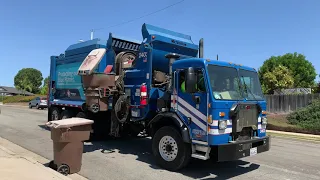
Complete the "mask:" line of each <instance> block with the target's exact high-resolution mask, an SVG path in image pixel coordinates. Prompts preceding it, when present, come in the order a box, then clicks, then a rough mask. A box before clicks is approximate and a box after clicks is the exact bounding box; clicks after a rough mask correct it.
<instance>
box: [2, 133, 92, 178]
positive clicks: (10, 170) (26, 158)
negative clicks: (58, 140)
mask: <svg viewBox="0 0 320 180" xmlns="http://www.w3.org/2000/svg"><path fill="white" fill-rule="evenodd" d="M49 161H50V160H48V159H46V158H44V157H42V156H40V155H38V154H35V153H33V152H31V151H29V150H27V149H25V148H23V147H21V146H18V145H16V144H14V143H12V142H10V141H8V140H6V139H4V138H1V137H0V180H38V179H39V180H47V179H48V180H50V179H55V180H88V179H87V178H85V177H83V176H80V175H79V174H77V173H75V174H70V175H68V176H64V175H62V174H60V173H58V172H57V171H55V170H53V169H51V168H49V167H47V166H45V165H44V164H47V163H49Z"/></svg>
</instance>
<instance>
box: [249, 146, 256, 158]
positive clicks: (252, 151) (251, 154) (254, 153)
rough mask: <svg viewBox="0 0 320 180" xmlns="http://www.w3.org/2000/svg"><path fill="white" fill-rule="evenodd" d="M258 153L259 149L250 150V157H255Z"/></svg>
mask: <svg viewBox="0 0 320 180" xmlns="http://www.w3.org/2000/svg"><path fill="white" fill-rule="evenodd" d="M257 153H258V149H257V147H255V148H251V149H250V156H254V155H256V154H257Z"/></svg>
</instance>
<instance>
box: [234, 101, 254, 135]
mask: <svg viewBox="0 0 320 180" xmlns="http://www.w3.org/2000/svg"><path fill="white" fill-rule="evenodd" d="M238 108H239V111H238V115H237V117H236V118H235V119H236V122H235V123H233V124H235V125H236V132H241V131H242V129H243V128H245V127H252V126H255V127H257V126H258V108H257V105H256V104H239V107H238Z"/></svg>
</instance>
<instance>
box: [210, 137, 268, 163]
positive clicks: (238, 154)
mask: <svg viewBox="0 0 320 180" xmlns="http://www.w3.org/2000/svg"><path fill="white" fill-rule="evenodd" d="M211 148H212V151H211V155H210V157H211V158H212V159H215V160H216V161H220V162H221V161H233V160H237V159H240V158H244V157H247V156H253V155H256V154H259V153H262V152H266V151H269V149H270V137H269V136H266V137H263V138H259V139H252V140H248V141H241V142H234V143H229V144H223V145H218V146H212V147H211Z"/></svg>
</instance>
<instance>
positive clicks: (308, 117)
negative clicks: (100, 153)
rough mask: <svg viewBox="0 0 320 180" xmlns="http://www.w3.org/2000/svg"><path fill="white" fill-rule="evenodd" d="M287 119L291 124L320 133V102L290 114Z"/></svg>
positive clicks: (316, 101) (317, 101) (314, 102)
mask: <svg viewBox="0 0 320 180" xmlns="http://www.w3.org/2000/svg"><path fill="white" fill-rule="evenodd" d="M287 119H288V121H289V123H290V124H293V125H297V126H299V127H301V128H303V129H308V130H313V131H320V100H319V99H318V100H315V101H313V102H312V103H311V104H310V105H308V106H306V107H304V108H301V109H299V110H297V111H295V112H292V113H290V114H289V115H288V116H287Z"/></svg>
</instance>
